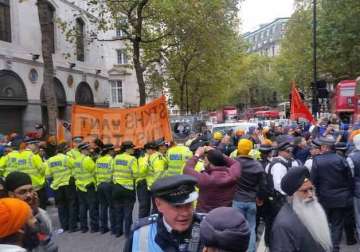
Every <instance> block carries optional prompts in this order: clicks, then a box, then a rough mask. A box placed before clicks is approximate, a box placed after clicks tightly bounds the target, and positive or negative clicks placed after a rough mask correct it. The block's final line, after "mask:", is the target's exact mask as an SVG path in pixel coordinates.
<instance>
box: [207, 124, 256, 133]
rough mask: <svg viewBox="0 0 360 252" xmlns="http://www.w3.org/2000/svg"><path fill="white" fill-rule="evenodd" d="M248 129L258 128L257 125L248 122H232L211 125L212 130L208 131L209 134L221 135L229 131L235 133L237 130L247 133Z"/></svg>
mask: <svg viewBox="0 0 360 252" xmlns="http://www.w3.org/2000/svg"><path fill="white" fill-rule="evenodd" d="M250 127H255V128H256V127H258V124H257V123H250V122H233V123H219V124H213V125H212V128H211V129H210V130H211V132H217V131H220V132H222V133H223V134H226V133H227V132H229V131H230V130H233V131H236V130H238V129H241V130H244V131H245V132H247V131H248V130H249V128H250Z"/></svg>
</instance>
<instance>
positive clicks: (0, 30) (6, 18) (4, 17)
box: [0, 0, 11, 42]
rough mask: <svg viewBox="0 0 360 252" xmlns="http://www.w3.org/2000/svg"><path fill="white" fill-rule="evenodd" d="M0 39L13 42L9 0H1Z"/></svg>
mask: <svg viewBox="0 0 360 252" xmlns="http://www.w3.org/2000/svg"><path fill="white" fill-rule="evenodd" d="M0 40H3V41H6V42H11V20H10V4H9V0H0Z"/></svg>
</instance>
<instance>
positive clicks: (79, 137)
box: [72, 136, 84, 143]
mask: <svg viewBox="0 0 360 252" xmlns="http://www.w3.org/2000/svg"><path fill="white" fill-rule="evenodd" d="M72 140H73V142H75V143H81V142H82V141H83V140H84V137H82V136H74V137H73V138H72Z"/></svg>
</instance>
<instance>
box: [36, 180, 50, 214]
mask: <svg viewBox="0 0 360 252" xmlns="http://www.w3.org/2000/svg"><path fill="white" fill-rule="evenodd" d="M37 194H38V197H39V207H40V208H42V209H44V210H46V206H47V201H48V197H47V193H46V188H45V186H44V187H43V188H41V189H40V190H38V191H37Z"/></svg>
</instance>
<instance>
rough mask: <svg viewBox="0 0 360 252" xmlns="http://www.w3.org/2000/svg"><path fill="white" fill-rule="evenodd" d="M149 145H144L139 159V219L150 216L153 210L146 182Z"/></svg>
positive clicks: (137, 187)
mask: <svg viewBox="0 0 360 252" xmlns="http://www.w3.org/2000/svg"><path fill="white" fill-rule="evenodd" d="M148 145H149V144H145V145H144V149H143V151H142V153H141V154H140V156H139V158H138V169H139V171H138V173H137V179H136V193H137V197H138V201H139V218H144V217H146V216H149V215H150V209H151V195H150V191H149V189H148V186H147V182H146V180H147V177H148V175H149V154H147V153H146V149H147V148H148Z"/></svg>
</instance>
